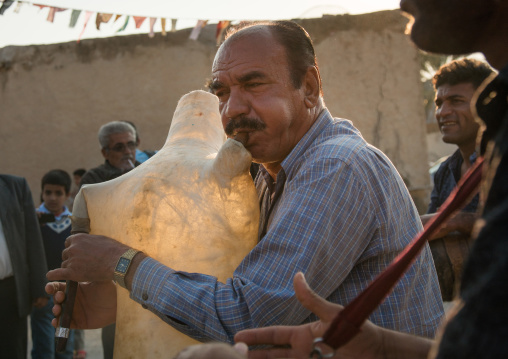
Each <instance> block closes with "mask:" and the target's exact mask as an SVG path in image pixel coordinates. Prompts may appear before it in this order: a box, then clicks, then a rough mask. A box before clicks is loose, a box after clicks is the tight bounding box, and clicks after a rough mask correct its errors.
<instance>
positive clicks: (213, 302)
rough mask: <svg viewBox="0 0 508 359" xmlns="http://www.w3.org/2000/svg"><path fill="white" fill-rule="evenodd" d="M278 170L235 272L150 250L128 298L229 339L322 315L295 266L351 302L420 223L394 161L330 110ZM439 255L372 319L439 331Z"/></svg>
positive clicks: (412, 273) (417, 268)
mask: <svg viewBox="0 0 508 359" xmlns="http://www.w3.org/2000/svg"><path fill="white" fill-rule="evenodd" d="M282 168H283V169H282V170H281V171H280V172H279V174H278V177H277V181H276V184H275V186H272V184H271V183H270V181H266V180H267V179H270V178H269V176H267V174H266V171H264V168H262V166H261V167H260V173H259V174H258V176H257V178H256V188H257V189H258V193H259V194H260V201H261V205H262V207H263V206H264V209H266V206H269V207H272V208H271V211H270V213H269V217H267V218H262V219H261V223H260V227H261V230H260V235H261V237H262V238H261V239H260V242H259V243H258V245H257V246H256V247H255V248H254V249H253V250H252V251H251V252H250V253H249V254H248V255H247V257H245V259H244V260H243V261H242V263H241V264H240V265H239V267H238V268H237V269H236V270H235V272H234V274H233V277H232V278H229V279H228V280H227V281H226V283H221V282H219V281H217V279H216V278H214V277H211V276H208V275H203V274H197V273H186V272H181V271H174V270H172V269H170V268H168V267H165V266H163V265H161V264H160V263H158V262H157V261H155V260H153V259H151V258H147V259H145V260H144V261H143V262H142V263H141V265H140V266H139V267H138V270H137V271H136V274H135V278H134V283H133V287H132V292H131V297H132V298H133V299H134V300H136V301H138V302H139V303H142V304H144V305H145V306H146V307H147V308H148V309H149V310H151V311H152V312H154V313H155V314H157V315H158V316H159V317H160V318H162V319H163V320H164V321H166V322H167V323H169V324H171V325H172V326H174V327H175V328H177V329H178V330H180V331H182V332H184V333H185V334H187V335H190V336H192V337H194V338H196V339H198V340H202V341H206V340H218V341H229V342H232V340H233V336H234V334H235V333H236V332H238V331H240V330H242V329H246V328H252V327H263V326H269V325H297V324H301V323H304V322H308V321H312V320H316V319H317V318H316V316H314V315H313V314H312V313H310V312H309V311H308V310H306V309H305V308H303V307H302V305H301V304H300V303H299V302H298V300H297V299H296V298H295V295H294V291H293V277H294V275H295V274H296V273H297V272H298V271H302V272H304V273H305V276H306V278H307V280H308V282H309V285H310V286H311V287H312V288H313V289H314V290H315V291H316V292H317V293H318V294H319V295H321V296H323V297H325V298H327V299H328V300H330V301H332V302H335V303H341V304H347V303H349V302H350V301H351V300H352V299H353V298H355V297H356V296H357V295H358V294H359V293H360V291H361V290H362V289H363V288H365V286H366V285H367V284H368V283H369V282H370V281H372V280H373V279H374V277H375V276H376V275H377V274H379V273H380V272H381V271H382V270H383V269H384V268H386V266H387V265H388V264H389V263H390V262H391V261H392V260H393V259H394V257H395V256H396V255H397V254H398V253H399V252H400V251H401V250H402V249H403V248H404V247H405V246H406V245H407V244H408V243H409V242H410V241H411V239H412V238H413V236H414V235H416V233H417V232H418V231H420V230H421V229H422V226H421V222H420V219H419V215H418V213H417V211H416V208H415V207H414V204H413V202H412V200H411V197H410V195H409V192H408V190H407V188H406V187H405V185H404V182H403V181H402V179H401V178H400V176H399V174H398V173H397V171H396V169H395V168H394V166H393V165H392V163H391V162H390V160H389V159H388V158H387V157H386V156H385V155H384V154H383V153H382V152H381V151H379V150H378V149H376V148H374V147H372V146H370V145H369V144H367V143H366V142H365V141H364V140H363V138H362V137H361V135H360V133H359V132H358V130H357V129H356V128H354V126H353V125H352V124H351V122H349V121H346V120H342V119H333V118H332V117H331V115H330V113H329V112H328V110H324V111H323V112H322V113H321V114H320V116H319V117H318V119H317V120H316V122H315V123H314V125H313V126H312V128H311V129H310V130H309V131H308V132H307V133H306V134H305V136H304V137H303V138H302V139H301V140H300V142H299V143H298V144H297V145H296V147H295V148H294V149H293V151H292V152H291V153H290V154H289V156H288V157H287V158H286V159H285V160H284V161H283V162H282ZM272 187H275V188H272ZM270 188H271V189H272V190H274V191H275V192H277V191H278V192H279V193H278V194H277V195H276V196H275V197H274V199H276V203H273V204H272V203H270V200H271V198H270V199H266V195H267V194H268V193H269V192H271V190H270ZM267 191H269V192H267ZM269 197H270V196H269ZM262 217H263V212H262ZM263 227H266V234H265V233H263V232H264V231H263ZM433 263H434V262H433V260H432V256H431V253H430V250H429V248H428V246H426V247H425V248H424V250H423V252H422V254H421V255H420V256H419V257H418V258H417V260H416V262H415V264H414V265H413V266H412V267H411V268H410V269H409V271H408V272H407V274H406V275H405V276H404V277H403V278H402V279H401V281H400V282H399V284H398V285H397V286H396V287H395V289H394V291H393V292H392V294H391V295H390V296H388V297H387V298H386V300H385V301H384V302H383V303H382V304H381V306H380V307H379V308H378V309H377V310H376V311H375V312H374V313H373V314H372V316H371V318H370V319H371V320H372V321H373V322H374V323H376V324H378V325H381V326H383V327H387V328H391V329H396V330H401V331H404V332H409V333H414V334H418V335H423V336H428V337H433V336H434V333H435V330H436V328H437V326H438V325H439V323H440V321H441V319H442V317H443V306H442V300H441V294H440V291H439V285H438V281H437V276H436V272H435V269H434V264H433ZM143 294H145V295H144V296H143ZM143 297H145V298H147V299H146V300H144V299H143Z"/></svg>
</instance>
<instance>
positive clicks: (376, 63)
mask: <svg viewBox="0 0 508 359" xmlns="http://www.w3.org/2000/svg"><path fill="white" fill-rule="evenodd" d="M298 21H299V22H300V23H301V24H302V25H303V26H304V27H305V28H306V29H307V31H308V32H309V33H310V35H311V36H312V37H313V39H314V42H315V46H316V52H317V55H318V60H319V66H320V69H321V76H322V79H323V89H324V94H325V97H324V98H325V103H326V105H327V106H328V108H329V109H330V110H331V112H332V114H333V115H335V116H337V117H343V118H348V119H350V120H352V121H353V122H354V124H355V125H356V126H357V127H358V128H359V129H360V130H361V132H362V133H363V136H364V137H365V139H366V140H367V141H369V142H370V143H372V144H373V145H374V146H376V147H379V148H380V149H381V150H383V151H384V152H385V153H386V154H387V155H388V157H389V158H390V159H391V160H392V162H393V163H394V164H395V166H396V167H397V169H398V170H399V172H400V174H401V175H402V177H403V178H404V180H405V181H406V184H407V185H408V187H409V188H410V190H411V191H412V194H413V197H414V198H415V202H416V203H417V205H418V207H419V209H420V210H424V207H425V206H426V202H427V198H428V194H429V186H430V182H429V176H428V159H427V145H426V142H425V122H424V118H425V115H424V109H423V106H422V89H421V86H420V81H419V76H420V75H419V64H418V59H417V57H418V53H417V50H416V48H415V47H414V46H413V45H412V44H411V42H410V40H409V39H408V37H407V36H406V35H404V28H405V25H406V23H407V20H406V19H405V18H404V17H402V16H401V15H400V13H399V11H384V12H379V13H372V14H366V15H357V16H352V15H343V16H329V17H328V16H327V17H323V18H321V19H305V20H298ZM190 31H191V29H185V30H181V31H178V32H175V33H169V34H168V35H167V36H166V37H162V36H161V35H160V34H156V36H155V37H154V38H152V39H150V38H148V36H147V35H145V34H143V35H133V36H118V37H113V38H106V39H92V40H84V41H82V42H81V43H79V44H78V43H75V42H69V43H62V44H53V45H41V46H23V47H15V46H9V47H5V48H3V49H0V126H1V129H0V151H1V153H2V156H0V172H2V173H11V174H16V175H20V176H24V177H26V178H27V179H28V181H29V184H30V186H31V188H32V191H33V195H34V198H35V200H36V202H37V203H38V200H37V198H38V197H39V194H40V189H39V181H40V178H41V177H42V175H43V174H44V173H45V172H46V171H48V170H49V169H54V168H61V169H64V170H67V171H69V172H72V171H73V170H74V169H76V168H79V167H85V168H91V167H94V166H97V165H98V164H100V163H102V161H103V159H102V156H101V154H100V148H99V144H98V141H97V130H98V128H99V127H100V126H101V125H102V124H104V123H105V122H108V121H112V120H129V121H132V122H134V123H135V124H136V125H137V127H138V130H139V133H140V135H141V140H142V143H141V148H143V149H145V148H146V149H157V148H160V147H161V146H162V145H163V143H164V141H165V139H166V135H167V132H168V130H169V126H170V123H171V118H172V114H173V111H174V109H175V106H176V104H177V101H178V99H179V98H180V97H181V96H182V95H183V94H185V93H187V92H189V91H191V90H194V89H200V88H203V84H204V83H205V81H206V79H207V78H208V77H209V75H210V69H211V64H212V61H213V58H214V55H215V52H216V50H217V46H216V44H215V39H214V36H215V28H214V26H213V25H209V26H207V27H205V28H204V29H203V31H202V33H201V36H200V37H199V39H198V41H193V40H189V39H188V37H189V34H190Z"/></svg>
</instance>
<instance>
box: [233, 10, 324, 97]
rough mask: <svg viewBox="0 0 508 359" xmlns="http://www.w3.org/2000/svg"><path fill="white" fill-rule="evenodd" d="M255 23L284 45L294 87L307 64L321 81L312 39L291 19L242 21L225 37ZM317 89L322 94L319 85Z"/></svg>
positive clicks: (298, 82) (300, 78) (300, 81)
mask: <svg viewBox="0 0 508 359" xmlns="http://www.w3.org/2000/svg"><path fill="white" fill-rule="evenodd" d="M257 25H262V26H266V27H268V29H269V30H270V32H271V33H272V35H273V36H274V37H275V39H276V40H277V41H278V42H279V44H281V45H282V46H284V48H285V50H286V57H287V61H288V65H289V72H290V76H291V82H292V83H293V86H294V87H295V88H297V89H298V88H300V87H301V86H302V81H303V77H304V75H305V73H306V72H307V68H308V67H309V66H315V67H316V69H317V70H318V75H319V82H321V75H320V74H319V67H318V63H317V57H316V53H315V51H314V45H313V43H312V39H311V38H310V36H309V34H308V33H307V31H305V29H304V28H303V27H301V26H300V25H298V24H297V23H295V22H293V21H283V20H282V21H243V22H241V23H239V24H238V25H236V26H232V27H230V28H229V29H228V30H227V32H226V37H225V39H226V40H227V39H229V38H230V37H232V36H234V35H235V34H238V33H240V32H241V30H244V29H247V28H250V27H253V26H257ZM319 90H320V92H321V94H322V92H323V91H322V88H321V85H320V89H319Z"/></svg>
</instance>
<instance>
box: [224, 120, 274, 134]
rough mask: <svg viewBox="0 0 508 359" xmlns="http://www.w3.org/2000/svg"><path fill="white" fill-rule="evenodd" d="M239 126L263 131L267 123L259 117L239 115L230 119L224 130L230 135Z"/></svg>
mask: <svg viewBox="0 0 508 359" xmlns="http://www.w3.org/2000/svg"><path fill="white" fill-rule="evenodd" d="M239 128H241V129H244V130H254V131H261V130H264V129H265V128H266V125H265V124H264V123H263V122H261V120H259V119H257V118H252V117H247V116H239V117H235V118H231V119H229V121H228V123H227V124H226V127H224V132H226V135H228V136H233V135H234V132H235V130H236V129H239Z"/></svg>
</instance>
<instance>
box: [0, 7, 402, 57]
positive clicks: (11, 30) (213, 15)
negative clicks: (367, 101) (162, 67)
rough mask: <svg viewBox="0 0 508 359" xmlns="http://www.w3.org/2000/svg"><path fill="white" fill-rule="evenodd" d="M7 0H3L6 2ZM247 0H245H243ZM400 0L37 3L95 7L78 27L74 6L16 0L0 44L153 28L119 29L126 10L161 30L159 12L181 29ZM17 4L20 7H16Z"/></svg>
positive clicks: (1, 24)
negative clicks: (106, 17) (101, 16)
mask: <svg viewBox="0 0 508 359" xmlns="http://www.w3.org/2000/svg"><path fill="white" fill-rule="evenodd" d="M1 1H2V0H0V2H1ZM242 2H243V3H242ZM399 2H400V0H255V1H252V0H218V1H211V0H184V1H178V2H176V1H169V0H143V1H139V0H39V1H37V0H35V3H37V4H43V5H53V6H60V7H67V8H69V9H78V10H87V11H93V12H94V14H93V15H92V16H91V17H90V20H89V22H88V24H87V26H86V27H84V24H85V15H84V14H85V12H84V11H83V12H81V14H80V16H79V18H78V21H77V24H76V26H75V27H74V28H70V27H69V22H70V17H71V10H66V11H62V12H57V13H56V14H55V18H54V22H53V23H51V22H49V21H47V20H46V18H47V17H48V13H49V8H43V9H40V8H38V7H36V6H33V5H32V4H31V3H28V2H23V3H22V4H20V6H19V7H18V4H19V3H18V2H15V3H14V4H13V5H12V6H11V7H10V8H8V9H7V10H6V11H5V12H4V14H3V15H0V48H2V47H5V46H8V45H33V44H52V43H59V42H67V41H77V39H78V38H79V36H80V34H81V33H82V32H83V34H82V37H81V39H88V38H98V37H109V36H121V35H131V34H140V33H146V34H147V33H148V32H149V21H148V19H147V20H145V21H144V23H143V25H142V26H141V27H140V28H139V29H136V28H135V25H134V21H133V20H132V18H131V19H130V21H129V23H128V25H127V28H126V29H125V30H124V31H122V32H118V30H119V29H120V28H121V27H122V25H123V24H124V22H125V19H126V16H127V15H137V16H153V17H157V18H158V19H157V21H156V23H155V27H154V31H155V32H160V31H161V21H160V18H161V17H164V18H166V19H167V24H166V30H167V31H168V30H169V29H170V28H171V20H170V19H177V23H176V29H177V30H179V29H184V28H192V27H194V25H195V24H196V23H197V21H198V20H200V19H201V20H209V22H210V23H217V22H218V21H220V20H232V21H239V20H261V19H271V20H275V19H280V20H282V19H293V18H314V17H321V16H322V15H323V14H333V15H335V14H344V13H349V14H362V13H368V12H374V11H380V10H391V9H398V7H399ZM17 7H18V9H17V10H16V8H17ZM97 12H105V13H113V14H115V15H122V17H120V18H119V19H118V20H117V21H116V22H113V19H114V17H113V19H112V20H110V21H109V23H103V24H102V25H101V28H100V30H97V29H96V26H95V18H96V13H97Z"/></svg>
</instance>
